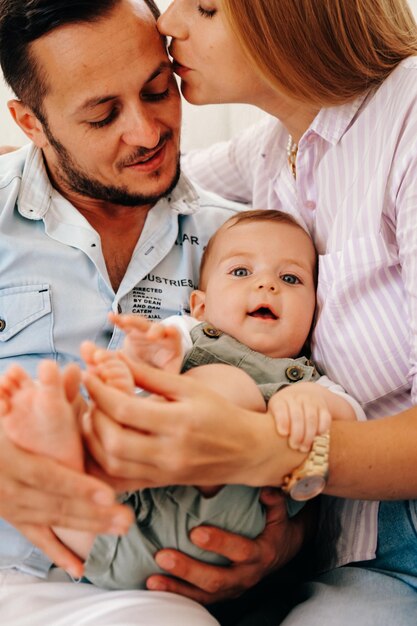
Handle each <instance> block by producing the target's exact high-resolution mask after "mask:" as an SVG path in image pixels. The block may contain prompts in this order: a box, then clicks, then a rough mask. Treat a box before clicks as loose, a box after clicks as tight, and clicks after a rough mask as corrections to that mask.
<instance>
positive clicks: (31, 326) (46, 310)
mask: <svg viewBox="0 0 417 626" xmlns="http://www.w3.org/2000/svg"><path fill="white" fill-rule="evenodd" d="M53 351H54V350H53V340H52V306H51V293H50V286H49V285H48V284H42V283H39V284H32V285H21V286H15V287H6V288H3V289H0V358H7V357H18V356H21V355H29V354H45V353H50V352H53Z"/></svg>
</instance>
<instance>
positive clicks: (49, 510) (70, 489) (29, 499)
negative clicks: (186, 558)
mask: <svg viewBox="0 0 417 626" xmlns="http://www.w3.org/2000/svg"><path fill="white" fill-rule="evenodd" d="M0 517H2V518H4V519H5V520H6V521H7V522H9V523H10V524H11V525H12V526H14V527H16V528H18V529H19V530H20V531H21V532H22V533H23V534H24V535H26V536H27V537H28V538H29V539H30V540H31V541H32V542H33V543H35V544H36V545H37V546H38V547H39V548H41V549H42V550H43V551H44V552H45V553H46V555H47V556H49V558H50V559H51V560H52V561H54V562H55V563H56V564H57V565H60V566H62V567H64V568H65V569H68V567H69V568H70V569H71V566H74V565H75V564H76V563H77V562H78V563H80V561H79V559H76V557H74V556H72V557H71V553H70V552H69V551H68V549H66V548H64V547H63V546H62V544H60V542H59V541H58V539H57V538H56V537H55V535H53V533H51V531H50V530H49V526H53V525H55V526H62V527H66V528H72V529H78V530H86V531H90V532H94V533H106V532H111V533H119V532H121V533H123V532H125V531H126V529H127V527H128V526H129V524H130V523H131V521H132V516H131V511H130V510H129V509H128V508H127V507H123V506H121V505H119V504H117V503H116V502H115V496H114V492H113V490H112V489H111V488H110V487H108V486H107V485H105V484H104V483H103V482H101V481H99V480H97V479H96V478H94V477H92V476H84V475H82V474H80V473H79V472H75V471H73V470H70V469H68V468H66V467H64V466H62V465H60V464H58V463H56V462H55V461H52V460H51V459H48V458H46V457H41V456H37V455H34V454H31V453H29V452H26V451H24V450H22V449H21V448H18V447H17V446H16V445H14V444H13V443H12V442H11V441H10V440H9V439H8V438H7V436H6V435H5V434H4V432H3V430H2V428H1V419H0Z"/></svg>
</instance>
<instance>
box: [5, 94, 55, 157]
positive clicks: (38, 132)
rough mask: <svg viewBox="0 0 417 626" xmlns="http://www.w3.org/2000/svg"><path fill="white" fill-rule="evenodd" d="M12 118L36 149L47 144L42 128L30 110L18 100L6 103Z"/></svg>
mask: <svg viewBox="0 0 417 626" xmlns="http://www.w3.org/2000/svg"><path fill="white" fill-rule="evenodd" d="M7 106H8V108H9V111H10V113H11V116H12V118H13V119H14V121H15V122H16V124H17V125H18V126H19V128H21V130H23V132H24V133H25V135H26V136H27V137H29V139H30V140H31V141H33V143H34V144H35V145H36V146H38V148H44V147H45V146H46V145H47V144H48V143H49V142H48V140H47V138H46V136H45V133H44V131H43V126H42V124H41V122H40V121H39V120H38V118H37V117H36V115H35V114H34V112H33V111H32V109H31V108H29V107H28V106H26V104H23V102H21V101H20V100H9V102H8V103H7Z"/></svg>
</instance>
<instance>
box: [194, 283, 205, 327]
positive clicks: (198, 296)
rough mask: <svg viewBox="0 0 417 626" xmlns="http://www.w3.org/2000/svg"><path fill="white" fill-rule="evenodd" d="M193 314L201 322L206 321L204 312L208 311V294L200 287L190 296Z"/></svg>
mask: <svg viewBox="0 0 417 626" xmlns="http://www.w3.org/2000/svg"><path fill="white" fill-rule="evenodd" d="M190 310H191V315H192V316H193V317H195V318H196V319H197V320H198V321H199V322H204V321H205V318H204V314H205V312H206V294H205V292H204V291H200V289H196V290H195V291H192V292H191V296H190Z"/></svg>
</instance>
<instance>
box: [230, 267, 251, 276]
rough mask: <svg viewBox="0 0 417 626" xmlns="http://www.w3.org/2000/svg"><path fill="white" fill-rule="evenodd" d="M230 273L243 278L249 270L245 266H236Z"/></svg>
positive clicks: (247, 274)
mask: <svg viewBox="0 0 417 626" xmlns="http://www.w3.org/2000/svg"><path fill="white" fill-rule="evenodd" d="M230 273H231V274H232V276H237V277H238V278H244V277H245V276H249V270H248V269H246V267H236V268H235V269H234V270H232V271H231V272H230Z"/></svg>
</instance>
